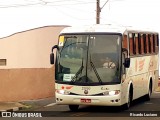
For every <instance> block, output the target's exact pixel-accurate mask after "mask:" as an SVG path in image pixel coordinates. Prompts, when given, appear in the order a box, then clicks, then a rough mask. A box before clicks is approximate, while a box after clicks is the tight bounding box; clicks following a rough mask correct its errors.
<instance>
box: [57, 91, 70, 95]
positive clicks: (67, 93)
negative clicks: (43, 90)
mask: <svg viewBox="0 0 160 120" xmlns="http://www.w3.org/2000/svg"><path fill="white" fill-rule="evenodd" d="M56 92H57V93H58V94H62V95H69V94H70V92H69V91H66V90H56Z"/></svg>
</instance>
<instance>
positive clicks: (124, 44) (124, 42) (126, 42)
mask: <svg viewBox="0 0 160 120" xmlns="http://www.w3.org/2000/svg"><path fill="white" fill-rule="evenodd" d="M122 46H123V48H126V49H127V50H128V41H127V35H124V36H123V43H122Z"/></svg>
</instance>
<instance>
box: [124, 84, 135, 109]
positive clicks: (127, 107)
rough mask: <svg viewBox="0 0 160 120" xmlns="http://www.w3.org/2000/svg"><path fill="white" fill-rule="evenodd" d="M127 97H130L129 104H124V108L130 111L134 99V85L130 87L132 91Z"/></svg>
mask: <svg viewBox="0 0 160 120" xmlns="http://www.w3.org/2000/svg"><path fill="white" fill-rule="evenodd" d="M127 97H128V99H127V103H126V104H124V106H123V108H124V110H128V109H129V108H130V106H131V103H132V98H133V87H132V85H131V87H130V90H129V92H128V96H127Z"/></svg>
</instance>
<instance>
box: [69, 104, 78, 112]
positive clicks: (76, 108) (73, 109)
mask: <svg viewBox="0 0 160 120" xmlns="http://www.w3.org/2000/svg"><path fill="white" fill-rule="evenodd" d="M78 108H79V105H69V109H70V110H71V111H77V110H78Z"/></svg>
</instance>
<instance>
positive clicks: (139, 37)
mask: <svg viewBox="0 0 160 120" xmlns="http://www.w3.org/2000/svg"><path fill="white" fill-rule="evenodd" d="M141 46H142V45H141V35H140V34H139V33H138V53H139V54H141V53H142V50H141Z"/></svg>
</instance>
